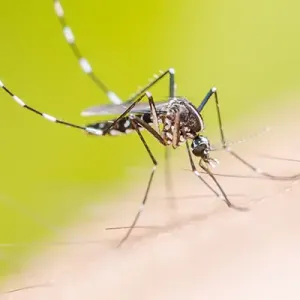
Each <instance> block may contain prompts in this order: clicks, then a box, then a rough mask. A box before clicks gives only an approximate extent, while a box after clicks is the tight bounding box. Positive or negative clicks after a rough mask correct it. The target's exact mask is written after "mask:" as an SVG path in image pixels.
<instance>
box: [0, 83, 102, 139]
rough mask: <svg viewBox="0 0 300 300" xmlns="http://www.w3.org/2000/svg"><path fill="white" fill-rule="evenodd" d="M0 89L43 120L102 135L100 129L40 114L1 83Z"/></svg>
mask: <svg viewBox="0 0 300 300" xmlns="http://www.w3.org/2000/svg"><path fill="white" fill-rule="evenodd" d="M0 88H2V89H3V90H4V91H5V92H6V93H7V94H8V95H9V96H11V97H12V99H13V100H14V101H15V102H17V103H18V104H19V105H20V106H22V107H24V108H26V109H27V110H29V111H31V112H33V113H35V114H37V115H39V116H41V117H43V118H44V119H46V120H48V121H50V122H53V123H58V124H62V125H65V126H69V127H73V128H76V129H80V130H84V131H86V132H88V133H91V134H94V135H103V131H102V130H101V129H95V128H92V127H86V126H81V125H76V124H73V123H69V122H66V121H63V120H59V119H57V118H55V117H53V116H51V115H48V114H46V113H42V112H40V111H39V110H36V109H35V108H33V107H31V106H29V105H27V104H26V103H25V102H23V100H21V99H20V98H19V97H18V96H16V95H15V94H13V93H12V92H11V91H10V90H9V89H8V88H7V87H6V86H5V85H4V84H3V82H2V81H0Z"/></svg>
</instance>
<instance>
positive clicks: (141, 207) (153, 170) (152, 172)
mask: <svg viewBox="0 0 300 300" xmlns="http://www.w3.org/2000/svg"><path fill="white" fill-rule="evenodd" d="M130 118H131V120H132V124H133V126H134V127H135V130H136V132H137V133H138V135H139V138H140V140H141V142H142V143H143V145H144V147H145V148H146V151H147V152H148V154H149V156H150V158H151V160H152V163H153V168H152V171H151V174H150V178H149V180H148V184H147V188H146V192H145V195H144V198H143V201H142V203H141V206H140V208H139V210H138V212H137V214H136V215H135V218H134V220H133V222H132V223H131V225H130V227H129V230H128V231H127V233H126V235H125V236H124V237H123V239H122V240H121V241H120V243H119V245H118V247H121V246H122V244H123V243H124V242H125V241H126V240H127V238H128V237H129V235H130V234H131V232H132V230H133V229H134V227H135V225H136V223H137V221H138V219H139V218H140V215H141V214H142V212H143V210H144V207H145V204H146V201H147V199H148V194H149V190H150V187H151V184H152V181H153V176H154V173H155V171H156V168H157V161H156V159H155V157H154V156H153V154H152V152H151V150H150V148H149V146H148V144H147V142H146V141H145V139H144V137H143V135H142V134H141V132H140V130H139V127H138V125H137V124H138V122H136V119H135V116H134V115H130Z"/></svg>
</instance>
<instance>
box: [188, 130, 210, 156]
mask: <svg viewBox="0 0 300 300" xmlns="http://www.w3.org/2000/svg"><path fill="white" fill-rule="evenodd" d="M191 149H192V152H193V154H194V155H195V156H197V157H202V158H203V159H205V158H208V154H209V151H210V150H211V147H210V143H209V140H208V139H207V138H206V137H205V136H202V135H198V136H197V137H195V138H194V139H193V141H192V144H191Z"/></svg>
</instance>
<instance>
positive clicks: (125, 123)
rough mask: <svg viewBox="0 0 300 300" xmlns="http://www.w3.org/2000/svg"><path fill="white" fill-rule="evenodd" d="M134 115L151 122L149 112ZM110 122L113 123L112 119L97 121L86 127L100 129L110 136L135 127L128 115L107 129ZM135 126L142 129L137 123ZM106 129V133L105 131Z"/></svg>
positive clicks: (123, 132)
mask: <svg viewBox="0 0 300 300" xmlns="http://www.w3.org/2000/svg"><path fill="white" fill-rule="evenodd" d="M136 116H137V117H139V118H141V119H142V120H143V121H145V122H146V123H148V124H152V118H151V115H150V113H145V114H138V115H136ZM112 123H114V120H108V121H102V122H97V123H93V124H89V125H87V126H86V127H88V128H94V129H97V130H101V131H102V132H103V133H104V134H107V135H111V136H117V135H121V134H129V133H131V132H134V131H135V128H134V126H133V124H132V120H131V119H130V118H129V117H128V116H126V117H124V118H122V119H120V120H119V121H118V122H116V123H115V125H114V126H113V127H111V128H110V129H109V130H108V131H107V129H108V128H109V127H110V126H111V124H112ZM137 126H138V127H139V129H140V130H142V129H144V128H143V127H141V126H140V125H139V124H137ZM106 131H107V133H105V132H106Z"/></svg>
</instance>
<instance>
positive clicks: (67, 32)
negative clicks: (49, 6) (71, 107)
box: [53, 0, 122, 104]
mask: <svg viewBox="0 0 300 300" xmlns="http://www.w3.org/2000/svg"><path fill="white" fill-rule="evenodd" d="M53 4H54V10H55V13H56V15H57V17H58V20H59V23H60V25H61V27H62V31H63V34H64V37H65V39H66V41H67V43H68V44H69V46H70V48H71V49H72V52H73V54H74V56H75V57H76V59H77V60H78V63H79V66H80V68H81V69H82V71H83V72H84V73H85V74H87V75H88V76H89V78H90V79H91V80H92V81H93V82H94V83H95V84H96V86H97V87H98V88H99V89H100V90H101V91H102V92H104V93H105V94H106V96H107V97H108V98H109V100H110V101H111V102H112V103H114V104H120V103H122V100H121V99H120V98H119V97H118V96H117V95H116V93H114V92H113V91H111V90H110V89H109V88H108V87H107V86H106V85H105V83H104V82H103V81H102V80H100V79H99V78H98V76H97V75H96V74H95V73H94V71H93V68H92V66H91V64H90V63H89V61H88V60H87V59H86V58H85V57H84V56H83V55H82V53H81V50H80V48H79V47H78V46H77V43H76V40H75V35H74V33H73V31H72V29H71V27H70V26H68V24H67V21H66V18H65V12H64V9H63V7H62V5H61V3H60V1H59V0H53Z"/></svg>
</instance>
